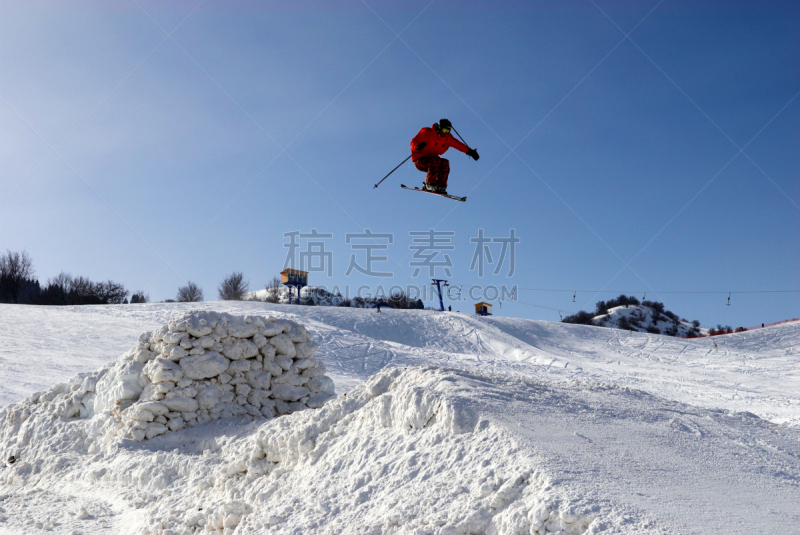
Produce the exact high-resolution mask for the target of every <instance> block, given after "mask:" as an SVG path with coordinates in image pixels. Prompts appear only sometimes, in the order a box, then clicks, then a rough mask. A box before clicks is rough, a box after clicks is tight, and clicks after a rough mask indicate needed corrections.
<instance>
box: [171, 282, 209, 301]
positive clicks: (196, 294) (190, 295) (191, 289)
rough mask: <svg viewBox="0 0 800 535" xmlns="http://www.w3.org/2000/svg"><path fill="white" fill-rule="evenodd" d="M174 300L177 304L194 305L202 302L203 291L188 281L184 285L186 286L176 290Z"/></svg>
mask: <svg viewBox="0 0 800 535" xmlns="http://www.w3.org/2000/svg"><path fill="white" fill-rule="evenodd" d="M176 299H177V301H178V302H179V303H196V302H198V301H202V300H203V289H202V288H200V287H199V286H198V285H197V284H195V283H193V282H192V281H189V282H187V283H186V286H181V287H180V288H178V297H176Z"/></svg>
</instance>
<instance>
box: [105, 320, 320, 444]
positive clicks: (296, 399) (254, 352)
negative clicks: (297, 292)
mask: <svg viewBox="0 0 800 535" xmlns="http://www.w3.org/2000/svg"><path fill="white" fill-rule="evenodd" d="M316 350H317V344H315V343H314V342H312V341H311V335H310V334H309V333H308V332H307V331H306V329H305V328H304V327H303V326H302V325H298V324H296V323H294V322H291V321H286V320H277V319H275V318H271V317H260V316H233V315H230V314H226V313H216V312H190V313H187V314H185V315H183V316H181V317H178V318H175V319H173V320H172V321H170V322H169V323H168V324H167V325H164V326H163V327H162V328H160V329H159V330H157V331H154V332H148V333H144V334H142V335H141V336H140V337H139V341H138V344H137V345H136V347H134V348H133V349H131V350H130V351H129V352H128V353H127V354H126V355H125V359H126V360H128V359H129V360H128V362H129V363H130V364H129V366H128V369H129V372H134V373H135V371H136V370H137V369H140V370H141V372H140V373H139V374H138V376H139V377H138V379H139V381H138V386H139V387H141V393H140V394H139V395H138V398H137V399H136V400H135V401H134V400H131V399H127V400H125V399H120V398H124V397H128V398H130V396H116V397H117V400H116V401H115V402H114V408H113V410H112V411H111V415H112V416H113V418H112V419H111V420H112V421H114V423H115V425H113V424H112V427H113V428H114V429H113V432H112V434H113V435H115V436H116V437H118V438H132V439H134V440H137V441H140V440H144V439H151V438H153V437H155V436H158V435H161V434H164V433H166V432H168V431H177V430H179V429H183V428H184V427H193V426H195V425H198V424H202V423H206V422H210V421H212V420H217V419H219V418H227V417H232V416H245V415H249V416H252V417H265V418H273V417H275V416H279V415H283V414H288V413H290V412H294V411H300V410H304V409H308V408H319V407H321V406H322V405H323V404H324V403H325V401H327V400H328V399H330V398H332V397H334V395H335V394H334V385H333V381H332V380H331V379H330V378H329V377H327V376H326V375H325V366H324V365H323V364H322V363H321V362H320V361H318V360H316V359H314V358H313V356H314V353H315V351H316ZM131 361H132V362H131ZM120 371H122V370H120ZM123 374H124V372H123ZM111 375H116V376H117V381H114V382H116V383H117V384H119V383H120V381H119V380H118V379H119V376H120V374H111ZM101 382H102V380H101ZM122 383H128V384H129V385H130V383H131V381H125V380H124V379H123V381H122ZM98 386H99V385H98ZM130 386H134V385H130ZM134 388H135V386H134ZM98 390H99V389H98ZM98 393H99V392H98ZM109 401H110V400H109ZM96 405H97V403H96ZM98 408H100V407H98ZM109 423H110V422H109ZM106 431H111V429H110V428H108V427H107V428H106Z"/></svg>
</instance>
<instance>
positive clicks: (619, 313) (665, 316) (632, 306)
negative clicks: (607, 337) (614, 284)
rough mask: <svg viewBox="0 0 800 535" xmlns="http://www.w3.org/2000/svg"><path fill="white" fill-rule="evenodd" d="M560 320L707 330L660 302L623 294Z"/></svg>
mask: <svg viewBox="0 0 800 535" xmlns="http://www.w3.org/2000/svg"><path fill="white" fill-rule="evenodd" d="M561 321H563V322H564V323H577V324H582V325H595V326H597V327H611V328H612V329H624V330H626V331H638V332H648V333H653V334H664V335H666V336H679V337H686V336H697V335H700V334H703V333H704V332H705V331H707V329H703V328H701V327H700V322H699V321H697V320H695V321H691V322H690V321H688V320H685V319H682V318H680V317H678V315H677V314H674V313H673V312H670V311H669V310H666V309H665V308H664V303H659V302H658V301H647V300H645V301H641V302H640V301H639V300H638V299H637V298H635V297H633V296H625V295H620V296H619V297H617V298H616V299H611V300H609V301H598V302H597V305H596V309H595V311H594V313H593V314H592V313H589V312H585V311H580V312H578V313H577V314H574V315H572V316H567V317H566V318H564V319H563V320H561Z"/></svg>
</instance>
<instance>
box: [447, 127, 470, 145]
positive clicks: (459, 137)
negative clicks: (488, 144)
mask: <svg viewBox="0 0 800 535" xmlns="http://www.w3.org/2000/svg"><path fill="white" fill-rule="evenodd" d="M450 128H451V129H452V130H453V132H455V133H456V135H457V136H458V139H460V140H461V142H462V143H463V144H464V145H466V146H467V147H469V143H467V142H466V141H464V138H463V137H461V134H459V133H458V130H456V129H455V128H453V127H452V126H451V127H450Z"/></svg>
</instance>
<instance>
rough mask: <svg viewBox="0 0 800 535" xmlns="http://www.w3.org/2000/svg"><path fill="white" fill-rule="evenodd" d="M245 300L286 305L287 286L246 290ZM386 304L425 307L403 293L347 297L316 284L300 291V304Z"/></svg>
mask: <svg viewBox="0 0 800 535" xmlns="http://www.w3.org/2000/svg"><path fill="white" fill-rule="evenodd" d="M244 299H245V300H246V301H265V302H268V303H279V304H285V305H288V304H290V303H289V288H288V287H286V286H278V287H272V288H265V289H263V290H258V291H255V292H248V293H246V294H245V296H244ZM296 300H297V291H296V290H292V302H295V301H296ZM378 302H380V303H381V304H388V305H389V306H391V307H393V308H406V309H408V308H415V309H422V308H425V306H424V304H423V302H422V300H420V299H416V300H414V299H408V298H407V297H406V296H405V295H403V294H393V295H391V296H388V297H381V298H377V297H371V298H359V297H354V298H352V299H347V298H345V297H343V296H342V295H341V294H340V293H338V292H337V293H335V294H332V293H331V292H329V291H328V290H326V289H324V288H318V287H316V286H306V287H304V288H303V289H302V291H301V292H300V304H301V305H310V306H329V307H354V308H369V307H372V305H374V304H375V303H378Z"/></svg>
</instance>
